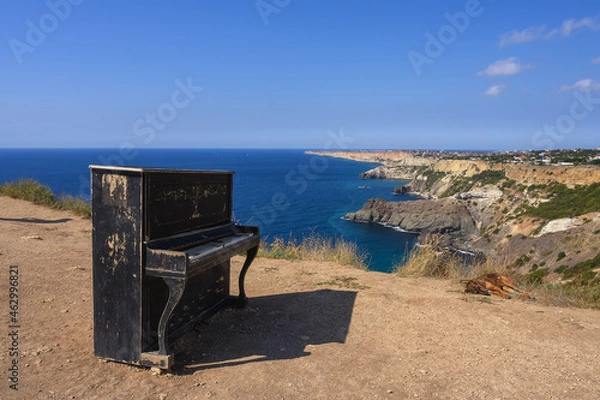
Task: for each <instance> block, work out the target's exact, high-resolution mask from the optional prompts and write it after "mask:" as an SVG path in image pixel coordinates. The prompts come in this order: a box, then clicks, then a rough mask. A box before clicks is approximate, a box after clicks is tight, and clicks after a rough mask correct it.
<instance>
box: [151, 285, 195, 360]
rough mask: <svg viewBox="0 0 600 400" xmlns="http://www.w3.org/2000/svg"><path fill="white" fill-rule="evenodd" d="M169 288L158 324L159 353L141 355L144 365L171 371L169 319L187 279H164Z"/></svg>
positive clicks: (171, 355) (181, 294)
mask: <svg viewBox="0 0 600 400" xmlns="http://www.w3.org/2000/svg"><path fill="white" fill-rule="evenodd" d="M164 280H165V283H166V284H167V286H168V287H169V299H168V300H167V304H166V305H165V308H164V310H163V313H162V315H161V316H160V320H159V322H158V329H157V334H158V352H155V351H154V352H146V353H142V354H141V363H142V364H143V365H147V366H152V367H159V368H162V369H171V367H172V366H173V354H169V343H168V342H167V329H168V326H169V319H170V318H171V314H172V313H173V310H175V307H177V304H178V303H179V301H180V300H181V297H182V296H183V292H184V291H185V283H186V282H185V279H171V278H164Z"/></svg>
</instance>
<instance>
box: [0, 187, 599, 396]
mask: <svg viewBox="0 0 600 400" xmlns="http://www.w3.org/2000/svg"><path fill="white" fill-rule="evenodd" d="M90 237H91V224H90V221H89V220H83V219H80V218H79V217H74V216H72V215H70V214H68V213H65V212H59V211H55V210H49V209H46V208H43V207H39V206H35V205H32V204H29V203H26V202H23V201H19V200H13V199H8V198H4V197H0V271H2V272H1V274H0V308H1V309H2V310H3V311H1V313H0V314H1V315H2V318H1V319H0V324H2V325H1V326H0V333H1V334H0V349H1V352H0V371H2V374H4V375H5V377H2V379H0V381H1V382H2V384H1V386H0V398H1V399H12V398H22V399H38V398H39V399H47V398H49V399H163V400H164V399H199V398H209V397H212V398H222V399H363V398H368V399H374V398H387V399H407V398H421V399H438V398H439V399H551V398H556V399H598V398H600V318H599V317H600V313H599V312H597V311H592V310H577V309H566V308H554V307H546V306H541V305H539V304H536V303H535V301H533V302H524V301H520V300H503V299H499V298H489V297H483V296H477V295H467V294H465V293H463V292H462V289H461V286H460V284H459V283H458V282H451V281H445V280H433V279H421V278H420V279H412V278H398V277H396V276H391V275H387V274H383V273H375V272H368V271H360V270H356V269H353V268H351V267H346V266H340V265H336V264H332V263H318V262H298V261H296V262H288V261H278V260H268V259H257V260H256V261H255V262H254V264H253V265H252V267H251V268H250V270H249V272H248V276H247V280H246V291H247V293H248V295H249V297H250V304H249V307H247V308H246V309H243V310H226V311H223V312H221V313H219V314H217V315H215V316H214V317H212V318H211V319H210V320H208V321H207V322H205V323H203V324H201V326H199V327H198V328H197V329H196V330H194V331H192V332H190V333H188V334H187V335H186V336H184V337H183V338H182V339H181V340H180V341H179V342H178V343H177V344H176V346H175V347H176V350H177V352H176V355H175V361H176V364H177V366H176V368H175V369H174V371H173V373H168V374H158V373H157V372H155V371H151V370H149V369H146V368H140V367H135V366H129V365H124V364H118V363H113V362H103V361H101V360H98V359H96V358H95V357H94V355H93V328H92V318H93V317H92V315H93V314H92V300H91V299H92V284H91V273H92V271H91V244H90ZM241 262H242V259H241V258H235V259H234V260H233V270H234V273H236V271H237V270H238V269H239V267H240V264H241ZM11 265H13V266H18V274H19V281H18V282H19V286H18V287H19V314H18V317H19V319H18V323H19V328H18V350H19V356H18V367H19V377H18V378H19V385H18V391H15V390H13V389H10V387H9V382H7V380H8V378H9V376H10V374H11V372H10V371H9V368H11V365H12V364H11V363H12V359H13V357H12V356H10V352H9V351H8V349H9V347H11V343H12V342H11V341H12V338H11V337H9V334H10V333H11V331H10V329H11V328H9V325H10V324H11V322H10V320H9V299H8V293H9V267H10V266H11ZM235 276H236V275H235ZM236 290H237V289H236V288H234V289H233V292H235V291H236Z"/></svg>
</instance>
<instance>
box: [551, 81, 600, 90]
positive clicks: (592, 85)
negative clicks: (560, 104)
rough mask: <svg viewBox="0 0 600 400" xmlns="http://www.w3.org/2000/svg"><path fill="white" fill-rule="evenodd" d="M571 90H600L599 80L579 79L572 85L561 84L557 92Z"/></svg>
mask: <svg viewBox="0 0 600 400" xmlns="http://www.w3.org/2000/svg"><path fill="white" fill-rule="evenodd" d="M573 90H580V91H582V92H587V91H588V90H591V91H600V82H597V81H595V80H593V79H581V80H579V81H577V82H575V83H574V84H572V85H563V86H561V87H560V89H558V93H562V92H571V91H573Z"/></svg>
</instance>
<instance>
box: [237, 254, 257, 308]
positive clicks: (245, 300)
mask: <svg viewBox="0 0 600 400" xmlns="http://www.w3.org/2000/svg"><path fill="white" fill-rule="evenodd" d="M257 253H258V246H256V247H253V248H251V249H250V250H248V251H247V252H246V261H245V262H244V266H243V267H242V271H241V272H240V279H239V286H240V295H239V297H238V302H239V304H238V306H239V307H244V306H246V303H248V298H247V297H246V290H245V288H244V281H245V280H246V272H248V268H250V264H252V261H254V257H256V254H257Z"/></svg>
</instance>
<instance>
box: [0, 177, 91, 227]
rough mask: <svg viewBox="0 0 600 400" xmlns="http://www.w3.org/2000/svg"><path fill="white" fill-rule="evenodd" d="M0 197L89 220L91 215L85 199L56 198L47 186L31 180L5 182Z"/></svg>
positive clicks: (69, 196)
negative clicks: (73, 214) (61, 211)
mask: <svg viewBox="0 0 600 400" xmlns="http://www.w3.org/2000/svg"><path fill="white" fill-rule="evenodd" d="M0 195H2V196H7V197H12V198H14V199H22V200H27V201H30V202H32V203H35V204H41V205H45V206H47V207H50V208H55V209H57V210H67V211H72V212H74V213H75V214H77V215H81V216H82V217H85V218H90V217H91V215H92V208H91V205H90V203H89V202H87V201H86V200H85V199H83V198H81V197H74V196H71V195H62V196H56V195H55V194H54V193H52V190H50V188H49V187H48V186H46V185H43V184H41V183H39V182H37V181H35V180H33V179H19V180H17V181H12V182H6V183H4V184H3V185H0Z"/></svg>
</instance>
